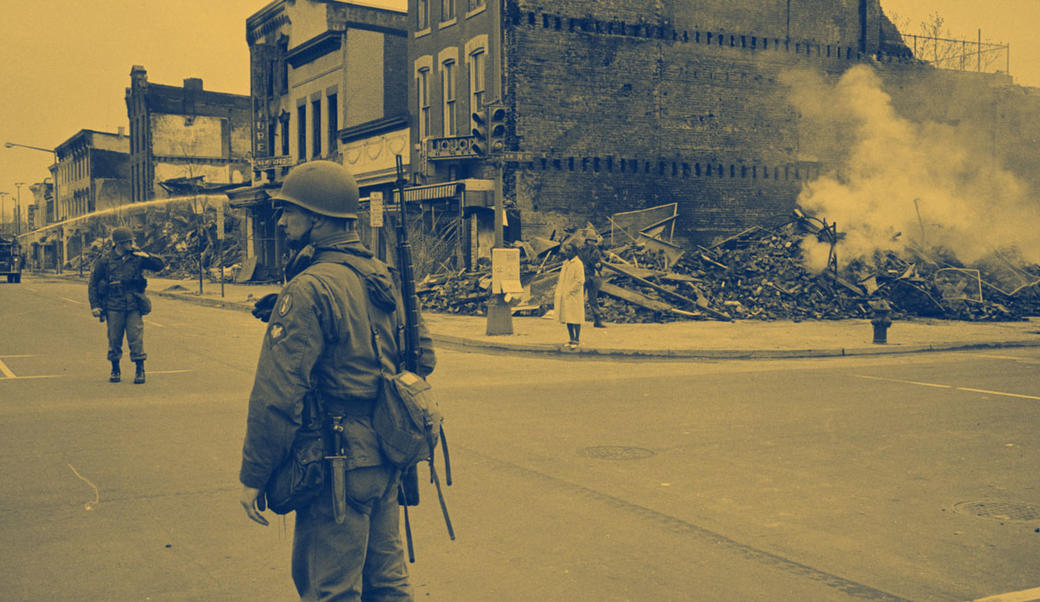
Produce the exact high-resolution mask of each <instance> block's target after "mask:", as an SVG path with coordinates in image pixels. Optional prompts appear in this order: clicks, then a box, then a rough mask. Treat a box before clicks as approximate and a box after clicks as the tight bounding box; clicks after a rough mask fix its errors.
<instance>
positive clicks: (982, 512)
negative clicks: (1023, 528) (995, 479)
mask: <svg viewBox="0 0 1040 602" xmlns="http://www.w3.org/2000/svg"><path fill="white" fill-rule="evenodd" d="M954 509H956V510H957V511H958V512H963V513H965V514H974V515H975V516H979V517H982V518H995V519H999V520H1040V509H1038V508H1037V507H1036V506H1031V505H1029V504H1020V503H1016V502H1001V501H989V502H959V503H957V504H954Z"/></svg>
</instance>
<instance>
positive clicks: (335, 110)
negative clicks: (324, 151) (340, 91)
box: [327, 93, 339, 152]
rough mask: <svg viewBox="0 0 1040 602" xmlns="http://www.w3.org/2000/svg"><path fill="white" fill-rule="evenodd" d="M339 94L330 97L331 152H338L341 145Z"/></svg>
mask: <svg viewBox="0 0 1040 602" xmlns="http://www.w3.org/2000/svg"><path fill="white" fill-rule="evenodd" d="M337 98H338V95H337V94H334V93H333V94H329V95H328V103H327V104H328V107H329V152H332V151H334V150H336V147H337V146H338V143H339V136H338V135H337V132H339V103H338V102H337Z"/></svg>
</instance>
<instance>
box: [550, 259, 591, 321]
mask: <svg viewBox="0 0 1040 602" xmlns="http://www.w3.org/2000/svg"><path fill="white" fill-rule="evenodd" d="M553 305H554V307H555V308H556V319H557V320H559V321H560V322H561V323H563V324H581V323H582V322H584V321H585V266H584V264H582V263H581V259H579V258H578V257H573V258H571V259H568V260H567V261H565V262H564V264H563V267H562V268H561V269H560V279H559V281H558V282H557V283H556V294H555V295H554V296H553Z"/></svg>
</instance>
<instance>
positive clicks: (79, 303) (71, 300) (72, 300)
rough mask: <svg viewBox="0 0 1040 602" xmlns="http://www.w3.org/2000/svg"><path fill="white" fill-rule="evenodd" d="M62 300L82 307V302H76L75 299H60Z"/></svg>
mask: <svg viewBox="0 0 1040 602" xmlns="http://www.w3.org/2000/svg"><path fill="white" fill-rule="evenodd" d="M62 299H64V300H66V301H68V302H69V303H75V304H76V305H83V302H82V301H77V300H75V299H69V298H68V297H62Z"/></svg>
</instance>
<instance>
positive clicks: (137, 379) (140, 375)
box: [134, 360, 144, 385]
mask: <svg viewBox="0 0 1040 602" xmlns="http://www.w3.org/2000/svg"><path fill="white" fill-rule="evenodd" d="M143 383H144V360H140V361H138V362H137V374H134V384H135V385H140V384H143Z"/></svg>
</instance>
